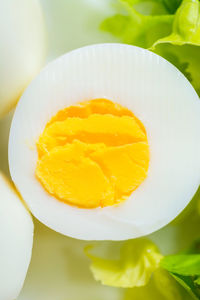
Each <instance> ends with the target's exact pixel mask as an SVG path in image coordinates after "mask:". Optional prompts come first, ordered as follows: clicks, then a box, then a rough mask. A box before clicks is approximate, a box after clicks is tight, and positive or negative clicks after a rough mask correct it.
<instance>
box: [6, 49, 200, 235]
mask: <svg viewBox="0 0 200 300" xmlns="http://www.w3.org/2000/svg"><path fill="white" fill-rule="evenodd" d="M199 116H200V102H199V98H198V96H197V94H196V93H195V91H194V89H193V88H192V86H191V84H190V83H189V82H188V81H187V80H186V78H185V77H184V76H183V75H182V73H180V72H179V71H178V70H177V69H176V68H175V67H174V66H173V65H171V64H170V63H169V62H167V61H166V60H165V59H163V58H161V57H159V56H158V55H156V54H154V53H152V52H150V51H148V50H144V49H141V48H138V47H134V46H129V45H123V44H98V45H92V46H87V47H84V48H80V49H77V50H74V51H72V52H70V53H67V54H65V55H64V56H61V57H60V58H58V59H56V60H55V61H53V62H51V63H50V64H48V65H47V66H46V67H45V68H44V69H43V70H42V71H41V73H40V74H39V75H38V76H37V78H36V79H35V80H33V81H32V83H31V84H30V85H29V87H28V88H27V89H26V91H25V92H24V94H23V96H22V97H21V99H20V101H19V104H18V106H17V109H16V112H15V115H14V118H13V122H12V126H11V131H10V141H9V165H10V172H11V176H12V179H13V181H14V183H15V185H16V187H17V188H18V190H19V192H20V193H21V195H22V197H23V199H24V200H25V202H26V203H27V205H28V207H29V208H30V210H31V212H32V213H33V215H34V216H35V217H36V218H38V219H39V220H40V221H41V222H43V223H44V224H46V225H47V226H49V227H50V228H52V229H54V230H56V231H58V232H60V233H62V234H65V235H67V236H71V237H75V238H79V239H85V240H124V239H129V238H136V237H140V236H143V235H147V234H149V233H151V232H153V231H155V230H158V229H159V228H161V227H163V226H164V225H166V224H167V223H169V222H170V221H171V220H173V219H174V218H175V217H176V216H177V215H178V214H179V213H180V212H181V211H182V210H183V209H184V208H185V207H186V205H187V204H188V203H189V201H190V200H191V198H192V197H193V195H194V194H195V192H196V190H197V188H198V185H199V183H200V156H199V153H200V138H199V137H200V135H199V132H200V118H199Z"/></svg>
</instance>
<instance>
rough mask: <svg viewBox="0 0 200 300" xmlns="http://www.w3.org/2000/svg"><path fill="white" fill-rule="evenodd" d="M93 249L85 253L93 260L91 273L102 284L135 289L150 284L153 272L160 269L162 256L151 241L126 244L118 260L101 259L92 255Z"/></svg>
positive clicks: (137, 240)
mask: <svg viewBox="0 0 200 300" xmlns="http://www.w3.org/2000/svg"><path fill="white" fill-rule="evenodd" d="M92 249H93V247H87V248H86V249H85V252H86V254H87V256H88V257H89V258H90V259H91V261H92V264H91V271H92V273H93V275H94V278H95V279H96V280H100V281H101V283H102V284H105V285H109V286H115V287H123V288H127V287H135V286H143V285H145V284H147V283H148V281H149V279H150V277H151V275H152V272H154V271H155V270H156V269H157V268H158V267H159V263H160V260H161V258H162V255H161V254H160V253H159V251H158V249H157V247H156V246H155V245H154V244H153V243H152V242H151V241H149V240H146V239H135V240H129V241H126V242H124V244H123V245H122V247H121V251H120V257H119V259H118V260H113V259H110V258H109V259H108V258H101V257H97V256H95V255H93V254H91V250H92Z"/></svg>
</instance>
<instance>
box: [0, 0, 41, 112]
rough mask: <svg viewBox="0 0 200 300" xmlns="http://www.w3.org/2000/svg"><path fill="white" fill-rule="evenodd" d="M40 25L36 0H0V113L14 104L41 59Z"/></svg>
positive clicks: (36, 69)
mask: <svg viewBox="0 0 200 300" xmlns="http://www.w3.org/2000/svg"><path fill="white" fill-rule="evenodd" d="M44 27H45V26H44V18H43V15H42V10H41V6H40V4H39V1H38V0H28V1H27V0H4V1H1V2H0V41H1V45H0V66H1V67H0V81H1V85H0V117H1V116H3V115H4V114H6V113H7V112H8V111H9V110H10V109H11V108H12V107H13V106H14V105H15V103H16V101H17V100H18V98H19V97H20V95H21V93H22V92H23V90H24V88H25V87H26V86H27V84H28V83H29V82H30V81H31V79H32V78H33V77H34V76H35V75H36V74H37V73H38V71H39V70H40V68H41V66H42V64H43V62H44V58H45V48H46V46H45V44H46V37H45V29H44Z"/></svg>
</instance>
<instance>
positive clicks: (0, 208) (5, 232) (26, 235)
mask: <svg viewBox="0 0 200 300" xmlns="http://www.w3.org/2000/svg"><path fill="white" fill-rule="evenodd" d="M0 228H1V230H0V266H1V268H0V282H1V283H0V300H13V299H16V298H17V296H18V294H19V292H20V290H21V288H22V286H23V283H24V279H25V276H26V273H27V269H28V266H29V263H30V259H31V252H32V244H33V222H32V218H31V216H30V214H29V212H28V210H27V209H26V208H25V206H24V204H23V203H22V200H21V199H20V196H19V195H18V194H17V192H16V191H15V190H14V188H13V186H11V184H10V183H9V182H8V180H7V179H6V178H5V176H4V175H2V174H1V173H0Z"/></svg>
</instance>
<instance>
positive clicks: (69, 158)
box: [36, 99, 149, 208]
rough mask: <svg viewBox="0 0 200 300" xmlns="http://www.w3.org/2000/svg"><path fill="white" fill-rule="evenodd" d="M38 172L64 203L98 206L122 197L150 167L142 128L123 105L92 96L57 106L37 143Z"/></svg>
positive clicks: (39, 178)
mask: <svg viewBox="0 0 200 300" xmlns="http://www.w3.org/2000/svg"><path fill="white" fill-rule="evenodd" d="M37 150H38V161H37V166H36V177H37V179H38V180H39V181H40V183H41V184H42V185H43V187H44V188H45V190H46V191H47V192H48V193H50V194H51V195H53V196H54V197H56V198H57V199H58V200H61V201H63V202H65V203H67V204H70V205H74V206H78V207H80V208H96V207H105V206H110V205H114V204H118V203H120V202H121V201H124V200H125V199H126V198H127V197H128V196H130V194H131V193H132V192H133V191H134V190H135V189H136V188H137V187H138V186H139V185H140V184H141V183H142V182H143V181H144V179H145V178H146V176H147V171H148V166H149V145H148V140H147V135H146V131H145V127H144V126H143V124H142V123H141V121H139V120H138V119H137V118H136V117H135V116H134V114H133V113H132V112H131V111H130V110H128V109H127V108H125V107H122V106H121V105H119V104H116V103H113V102H112V101H110V100H106V99H95V100H90V101H85V102H82V103H80V104H77V105H74V106H70V107H67V108H65V109H64V110H61V111H59V112H58V113H57V114H56V115H55V116H54V117H53V118H52V119H51V120H50V122H48V123H47V125H46V127H45V129H44V131H43V133H42V134H41V135H40V137H39V140H38V142H37Z"/></svg>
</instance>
